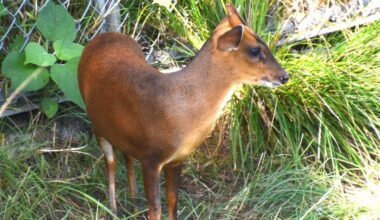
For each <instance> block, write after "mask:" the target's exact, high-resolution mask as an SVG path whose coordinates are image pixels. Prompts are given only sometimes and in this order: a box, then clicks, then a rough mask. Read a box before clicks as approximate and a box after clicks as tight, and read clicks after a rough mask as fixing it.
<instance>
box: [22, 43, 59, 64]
mask: <svg viewBox="0 0 380 220" xmlns="http://www.w3.org/2000/svg"><path fill="white" fill-rule="evenodd" d="M25 53H26V60H25V64H28V63H32V64H36V65H37V66H51V65H53V64H54V63H55V61H57V59H56V58H55V56H54V55H52V54H49V53H48V52H46V50H45V49H44V48H43V47H42V46H41V45H39V44H37V43H34V42H30V43H28V45H26V48H25Z"/></svg>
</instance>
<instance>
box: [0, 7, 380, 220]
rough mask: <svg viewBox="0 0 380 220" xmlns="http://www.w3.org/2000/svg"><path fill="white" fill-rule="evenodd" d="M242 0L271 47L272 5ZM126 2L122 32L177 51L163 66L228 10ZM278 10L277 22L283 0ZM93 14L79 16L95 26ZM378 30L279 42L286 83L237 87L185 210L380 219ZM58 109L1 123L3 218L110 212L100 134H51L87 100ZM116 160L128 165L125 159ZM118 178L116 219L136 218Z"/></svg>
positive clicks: (185, 187)
mask: <svg viewBox="0 0 380 220" xmlns="http://www.w3.org/2000/svg"><path fill="white" fill-rule="evenodd" d="M234 2H235V5H240V6H241V7H240V10H241V11H242V12H243V17H244V18H246V20H247V21H248V24H249V25H251V26H252V28H253V29H254V30H255V31H256V32H257V33H259V34H260V35H262V36H263V37H264V38H265V39H266V40H267V42H268V44H269V45H275V43H276V40H277V39H278V36H279V33H277V32H275V33H270V32H269V31H268V30H269V29H270V30H273V29H276V27H275V25H273V24H272V23H271V25H272V26H270V27H269V26H268V21H267V20H266V17H265V15H267V14H268V11H269V10H270V9H272V8H273V4H271V3H270V1H269V2H266V1H249V0H247V1H242V0H236V1H234ZM122 5H124V7H123V8H122V9H121V14H125V13H130V18H131V19H130V21H128V22H127V23H126V24H125V26H124V30H125V32H126V33H129V34H131V35H134V36H135V37H137V36H141V35H144V39H142V38H138V37H137V38H138V39H139V41H140V43H142V44H143V46H146V45H145V44H146V42H147V41H148V42H149V43H150V45H153V46H152V47H154V50H156V51H158V50H166V51H169V50H171V51H172V53H173V56H172V60H171V63H169V64H168V65H166V66H164V67H167V66H178V65H182V64H186V63H187V62H189V60H190V59H191V56H193V55H194V53H195V52H196V50H197V49H199V48H200V46H201V45H202V43H203V42H204V41H205V40H206V39H207V38H208V36H209V35H210V34H211V33H212V30H213V28H214V27H215V25H217V23H218V21H219V20H220V19H221V18H222V17H223V15H224V9H223V7H224V3H223V2H219V1H215V2H214V1H204V2H202V3H197V2H196V1H194V0H187V1H181V2H180V3H178V5H177V6H176V7H175V8H174V9H173V10H172V11H168V10H167V9H165V8H164V7H160V6H158V5H157V4H154V5H152V4H150V3H148V1H142V2H140V1H127V2H124V3H122ZM73 7H75V8H81V6H80V4H78V5H74V6H73ZM82 10H83V9H82ZM69 11H70V8H69ZM70 13H71V14H72V16H74V17H75V16H76V14H75V11H70ZM273 15H274V16H275V17H277V19H280V18H281V16H280V15H281V8H277V11H276V13H274V14H273ZM93 20H94V19H93V18H92V17H88V18H86V20H84V21H82V23H86V22H87V26H86V28H88V29H90V26H91V22H94V21H93ZM379 30H380V22H375V23H373V24H370V25H368V26H363V27H360V28H355V29H353V30H344V31H342V32H340V33H334V34H332V35H329V36H321V37H318V38H315V39H311V40H307V41H306V40H305V41H302V42H297V43H289V44H285V45H283V46H280V47H274V46H272V48H273V52H274V54H275V56H276V57H277V59H278V60H279V61H280V62H281V64H282V65H283V66H284V67H285V69H286V70H287V71H288V72H289V74H290V77H291V79H290V81H289V83H288V84H286V85H285V86H282V87H279V88H276V89H273V90H270V89H267V88H262V87H256V86H255V87H248V86H243V87H241V88H240V89H239V91H237V92H236V94H235V96H234V98H233V100H232V101H231V102H230V104H229V105H228V107H227V109H226V115H225V117H223V118H222V119H221V120H220V121H219V123H218V125H217V126H216V128H217V129H216V131H215V132H214V133H213V135H212V136H211V137H210V138H209V139H207V140H206V142H205V143H204V144H202V146H201V147H200V148H198V149H197V150H196V152H195V153H194V154H193V155H192V156H191V157H190V159H189V161H188V162H187V164H186V166H185V169H184V171H183V175H182V180H183V184H182V188H181V191H180V203H179V210H180V218H181V219H360V218H361V219H378V218H379V216H380V211H379V210H380V173H379V170H380V165H379V159H380V158H379V156H380V117H379V116H380V71H379V66H380V57H379V52H380V37H379V36H378V32H379ZM156 39H159V40H157V41H156ZM78 41H83V40H81V39H79V40H78ZM154 42H158V43H154ZM83 43H85V42H83ZM53 46H54V45H53ZM53 49H54V48H53ZM58 58H59V57H58ZM54 65H58V64H54ZM60 65H62V64H60ZM66 65H68V64H66ZM155 65H156V66H158V67H162V66H160V64H157V63H156V64H155ZM69 66H70V65H69ZM53 80H54V79H53ZM60 109H61V110H60V111H59V113H58V115H57V116H55V118H53V119H44V117H43V116H42V115H41V114H40V113H36V114H34V115H33V116H32V118H31V120H30V121H29V123H27V124H24V125H18V123H16V122H15V121H14V120H15V119H12V118H8V119H2V121H0V130H1V131H2V132H3V135H2V137H0V144H1V145H0V207H1V209H0V219H13V218H20V219H35V218H43V219H44V218H48V219H58V218H64V219H65V218H78V216H81V217H82V218H86V219H90V218H94V219H95V218H99V217H102V216H104V215H105V213H107V212H109V210H108V209H107V207H106V206H107V187H106V181H105V175H104V172H105V171H104V162H103V160H102V155H101V152H100V151H99V150H98V147H97V146H96V143H95V140H94V138H92V137H91V135H89V134H87V133H83V134H81V135H80V137H77V139H76V141H71V142H68V141H67V140H65V141H66V142H65V141H62V140H61V141H58V139H59V138H58V137H57V138H56V137H55V136H54V135H51V134H50V135H48V133H49V132H48V131H50V130H51V128H52V127H54V124H55V121H56V120H59V119H63V120H66V118H72V117H75V118H81V119H83V121H87V119H86V116H85V114H84V113H82V112H81V110H80V109H79V108H75V107H74V108H73V107H68V106H60ZM51 136H53V138H49V139H48V140H47V139H46V137H51ZM82 146H83V148H81V147H82ZM70 147H71V148H70ZM74 147H79V148H74ZM120 158H121V157H120ZM136 165H137V164H136ZM118 166H119V168H121V167H123V166H124V165H123V163H122V161H121V160H119V164H118ZM137 167H138V166H137ZM138 178H139V184H138V185H139V187H140V193H141V194H140V195H141V202H140V207H144V208H145V207H146V205H145V204H146V203H145V202H144V196H143V194H142V192H143V190H142V183H141V175H138ZM117 182H118V184H117V202H118V204H117V205H118V207H119V210H120V212H119V213H118V217H122V218H126V219H134V218H135V216H133V215H131V214H130V213H129V210H131V204H130V203H129V202H128V190H127V179H126V174H125V170H124V169H119V170H118V173H117ZM162 191H163V192H162V201H164V199H165V196H164V195H165V194H164V189H163V188H162ZM163 204H165V203H163ZM163 208H164V210H163V212H164V213H165V212H166V211H165V205H164V207H163ZM141 211H142V212H143V211H144V210H141Z"/></svg>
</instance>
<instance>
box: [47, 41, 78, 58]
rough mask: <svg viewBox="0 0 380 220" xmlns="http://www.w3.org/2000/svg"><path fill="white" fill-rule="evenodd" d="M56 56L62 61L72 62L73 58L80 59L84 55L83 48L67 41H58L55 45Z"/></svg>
mask: <svg viewBox="0 0 380 220" xmlns="http://www.w3.org/2000/svg"><path fill="white" fill-rule="evenodd" d="M53 48H54V51H55V55H56V56H57V57H58V58H59V59H60V60H66V61H67V60H70V59H71V58H73V57H79V56H80V55H81V54H82V51H83V48H84V47H83V46H82V45H80V44H76V43H73V42H71V41H66V40H57V41H54V43H53Z"/></svg>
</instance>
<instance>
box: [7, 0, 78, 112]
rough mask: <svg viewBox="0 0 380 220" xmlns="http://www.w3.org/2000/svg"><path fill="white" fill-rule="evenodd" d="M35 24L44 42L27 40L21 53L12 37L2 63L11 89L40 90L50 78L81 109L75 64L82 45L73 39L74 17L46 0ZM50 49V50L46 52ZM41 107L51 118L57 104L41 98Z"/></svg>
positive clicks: (50, 99)
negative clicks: (9, 48)
mask: <svg viewBox="0 0 380 220" xmlns="http://www.w3.org/2000/svg"><path fill="white" fill-rule="evenodd" d="M36 27H37V29H38V30H39V31H40V33H41V34H42V36H43V37H44V38H45V40H46V43H45V44H43V43H41V42H40V43H36V42H29V43H28V44H27V45H26V48H25V50H24V51H22V52H20V49H21V46H20V44H19V43H18V42H20V38H15V39H14V44H13V45H12V46H11V50H10V51H11V52H10V53H9V54H8V55H7V56H6V57H5V59H4V60H3V62H2V69H1V71H2V73H3V74H4V75H5V76H6V77H9V78H10V79H11V89H16V88H18V87H20V88H21V91H37V90H41V89H42V88H44V87H45V86H46V85H47V84H48V83H49V81H50V80H49V78H51V79H52V80H53V82H55V83H56V84H57V85H58V87H59V88H60V89H61V90H62V91H63V93H64V94H65V96H66V97H67V98H68V99H69V100H70V101H72V102H74V103H76V104H77V105H79V106H80V107H81V108H84V103H83V101H82V98H81V95H80V93H79V89H78V83H77V66H78V62H79V57H80V55H81V54H82V50H83V46H82V45H80V44H77V43H74V42H73V40H74V39H75V37H76V33H77V31H76V28H75V22H74V19H73V17H72V16H71V15H70V14H69V13H68V12H67V10H66V9H65V8H64V7H63V6H62V5H56V4H54V3H53V2H52V1H49V2H48V3H47V4H46V6H45V7H44V8H43V9H42V10H41V11H40V13H39V14H38V17H37V21H36ZM51 41H53V42H52V47H51V46H50V45H51ZM51 48H52V53H49V50H51ZM65 62H66V63H65ZM41 109H42V111H43V112H44V113H45V115H46V116H47V117H49V118H51V117H53V116H54V115H55V113H56V112H57V110H58V103H57V101H56V100H54V99H52V98H48V97H44V98H43V99H42V101H41Z"/></svg>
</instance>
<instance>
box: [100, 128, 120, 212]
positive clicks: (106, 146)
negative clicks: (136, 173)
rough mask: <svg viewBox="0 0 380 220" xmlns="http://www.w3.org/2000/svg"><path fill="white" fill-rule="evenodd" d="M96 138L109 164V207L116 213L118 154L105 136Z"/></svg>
mask: <svg viewBox="0 0 380 220" xmlns="http://www.w3.org/2000/svg"><path fill="white" fill-rule="evenodd" d="M96 139H97V140H98V143H99V145H100V148H101V149H102V150H103V152H104V158H105V160H106V164H107V179H108V199H109V208H110V209H111V210H112V211H114V212H115V213H116V200H115V197H116V196H115V174H116V155H115V153H114V150H113V147H112V145H111V144H110V143H109V142H108V141H107V140H106V139H104V138H103V137H100V136H97V137H96Z"/></svg>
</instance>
